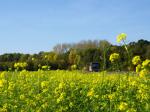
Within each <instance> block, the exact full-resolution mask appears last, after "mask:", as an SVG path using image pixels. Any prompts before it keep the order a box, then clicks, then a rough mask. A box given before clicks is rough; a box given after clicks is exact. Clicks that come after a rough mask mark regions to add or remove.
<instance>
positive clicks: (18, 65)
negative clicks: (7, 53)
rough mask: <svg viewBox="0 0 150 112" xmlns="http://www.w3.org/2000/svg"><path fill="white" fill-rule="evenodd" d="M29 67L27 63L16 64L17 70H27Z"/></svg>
mask: <svg viewBox="0 0 150 112" xmlns="http://www.w3.org/2000/svg"><path fill="white" fill-rule="evenodd" d="M27 66H28V64H27V63H26V62H20V63H19V62H18V63H15V64H14V68H16V69H25V68H26V67H27Z"/></svg>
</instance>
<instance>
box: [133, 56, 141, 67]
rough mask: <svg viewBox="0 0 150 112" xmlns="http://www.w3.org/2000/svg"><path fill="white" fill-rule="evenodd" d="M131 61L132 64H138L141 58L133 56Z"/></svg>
mask: <svg viewBox="0 0 150 112" xmlns="http://www.w3.org/2000/svg"><path fill="white" fill-rule="evenodd" d="M132 63H133V64H134V65H138V64H140V63H141V59H140V56H135V57H134V58H133V59H132Z"/></svg>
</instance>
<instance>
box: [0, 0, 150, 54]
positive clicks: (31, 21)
mask: <svg viewBox="0 0 150 112" xmlns="http://www.w3.org/2000/svg"><path fill="white" fill-rule="evenodd" d="M122 32H124V33H127V35H128V38H127V40H128V42H131V41H137V40H139V39H141V38H142V39H146V40H150V0H0V54H3V53H12V52H23V53H38V52H39V51H50V50H52V48H53V46H54V45H56V44H57V43H74V42H79V41H81V40H88V39H91V40H94V39H100V40H103V39H106V40H108V41H110V42H112V43H113V44H116V36H117V35H118V34H119V33H122Z"/></svg>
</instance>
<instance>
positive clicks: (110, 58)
mask: <svg viewBox="0 0 150 112" xmlns="http://www.w3.org/2000/svg"><path fill="white" fill-rule="evenodd" d="M119 58H120V56H119V54H118V53H113V54H111V55H110V57H109V60H110V61H111V62H112V63H114V62H116V61H118V60H119Z"/></svg>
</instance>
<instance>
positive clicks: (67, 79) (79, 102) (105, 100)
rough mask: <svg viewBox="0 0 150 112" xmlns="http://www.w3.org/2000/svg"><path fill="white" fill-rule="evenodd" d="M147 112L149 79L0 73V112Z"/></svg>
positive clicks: (66, 73)
mask: <svg viewBox="0 0 150 112" xmlns="http://www.w3.org/2000/svg"><path fill="white" fill-rule="evenodd" d="M127 74H128V75H127ZM149 110H150V79H149V77H139V76H138V75H136V74H135V73H107V72H101V73H82V72H81V71H60V70H57V71H42V70H39V71H37V72H28V71H25V70H23V71H21V72H2V73H0V112H149Z"/></svg>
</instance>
